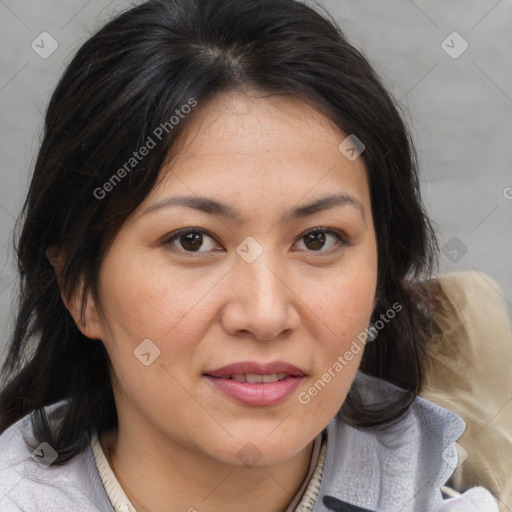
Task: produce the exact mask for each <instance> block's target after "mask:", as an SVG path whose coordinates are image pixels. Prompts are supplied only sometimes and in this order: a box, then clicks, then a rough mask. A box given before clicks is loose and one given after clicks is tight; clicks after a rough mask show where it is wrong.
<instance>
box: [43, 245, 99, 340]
mask: <svg viewBox="0 0 512 512" xmlns="http://www.w3.org/2000/svg"><path fill="white" fill-rule="evenodd" d="M46 257H47V258H48V261H49V262H50V264H51V265H52V267H53V269H54V270H55V274H56V276H57V283H58V285H59V289H60V296H61V298H62V302H64V305H65V306H66V309H67V310H68V311H69V313H70V315H71V316H72V317H73V320H74V321H75V324H76V326H77V327H78V329H79V330H80V332H81V333H82V334H83V335H84V336H87V337H88V338H91V339H94V340H96V339H102V336H103V330H102V324H101V320H100V316H99V315H98V309H97V307H96V304H95V302H94V299H93V297H92V294H91V291H90V290H89V291H88V292H87V296H86V299H85V308H84V315H83V318H82V315H81V310H82V293H83V288H84V284H83V280H82V279H80V282H79V285H78V286H77V287H76V289H75V290H73V292H72V293H71V295H66V294H65V293H64V291H63V286H62V283H63V281H62V269H63V268H64V265H65V263H66V254H65V253H64V251H62V250H61V249H60V248H59V247H58V246H56V245H52V246H50V247H48V249H46Z"/></svg>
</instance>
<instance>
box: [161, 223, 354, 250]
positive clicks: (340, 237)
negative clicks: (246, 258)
mask: <svg viewBox="0 0 512 512" xmlns="http://www.w3.org/2000/svg"><path fill="white" fill-rule="evenodd" d="M190 233H196V234H201V235H206V236H208V237H210V238H212V239H213V240H215V237H214V236H212V235H211V234H210V233H208V231H206V230H204V229H202V228H184V229H180V230H178V231H175V232H174V233H170V234H169V235H168V236H166V237H165V238H164V239H163V241H162V245H165V246H172V247H171V249H172V250H173V251H177V252H181V253H183V254H186V255H187V257H192V258H194V257H197V256H196V255H201V254H207V253H208V251H187V250H185V249H179V248H177V247H175V246H173V242H174V241H175V240H178V239H179V238H180V237H182V236H184V235H187V234H190ZM311 233H325V234H327V235H333V236H334V237H335V238H336V240H337V242H338V243H337V244H336V246H335V247H334V248H333V249H329V250H328V251H322V250H318V251H306V252H310V253H311V255H312V256H314V257H317V256H320V257H322V256H325V255H330V254H334V253H336V252H338V251H340V250H341V249H343V248H344V247H346V246H348V245H350V242H349V241H348V239H347V237H346V236H345V235H344V234H342V233H340V232H338V231H336V230H333V229H329V228H326V227H316V228H313V229H310V230H308V231H306V232H305V233H304V234H303V235H301V236H300V237H299V238H298V240H302V239H303V238H305V237H306V236H308V235H309V234H311ZM215 241H216V240H215ZM217 243H218V242H217ZM217 252H218V251H217Z"/></svg>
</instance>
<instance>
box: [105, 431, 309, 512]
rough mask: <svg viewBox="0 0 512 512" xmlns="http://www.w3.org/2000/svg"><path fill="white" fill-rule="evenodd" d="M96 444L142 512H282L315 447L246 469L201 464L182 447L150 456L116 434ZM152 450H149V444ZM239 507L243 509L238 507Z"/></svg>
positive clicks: (143, 449) (209, 463)
mask: <svg viewBox="0 0 512 512" xmlns="http://www.w3.org/2000/svg"><path fill="white" fill-rule="evenodd" d="M100 443H101V445H102V447H103V451H104V452H105V453H106V456H107V460H108V462H109V464H110V467H111V468H112V471H113V472H114V474H115V476H116V478H117V480H118V481H119V483H120V485H121V487H122V488H123V490H124V492H125V494H126V495H127V497H128V499H129V500H130V501H131V502H132V504H133V505H134V506H135V507H136V508H137V510H140V511H142V510H143V511H145V512H153V511H158V512H171V511H176V510H183V511H188V512H214V511H218V510H223V511H225V512H235V511H237V512H238V511H239V510H240V509H241V508H243V509H244V510H245V511H246V512H261V510H265V511H268V512H284V511H285V510H286V509H287V507H288V505H289V504H290V503H291V502H292V500H293V499H294V497H295V495H296V494H297V492H298V491H299V489H300V487H301V485H302V484H303V482H304V480H305V478H306V476H307V474H308V470H309V467H310V464H311V456H312V452H313V442H312V443H310V444H309V445H308V446H306V448H304V449H303V450H302V451H300V452H299V453H297V454H296V455H295V456H294V457H293V458H292V459H291V460H288V461H286V462H284V463H281V464H277V465H273V466H267V467H253V468H246V467H240V466H226V465H224V464H220V463H218V462H217V461H212V460H210V459H209V460H205V459H204V458H202V457H201V456H200V455H199V454H197V453H193V452H191V451H190V450H187V449H186V448H185V447H180V446H173V447H172V450H168V451H167V453H172V454H173V456H172V457H168V456H165V451H164V450H159V451H158V453H152V452H151V450H150V448H149V447H148V446H141V443H140V442H138V440H137V441H136V442H135V443H133V442H130V439H126V438H124V437H123V436H120V435H119V432H118V431H117V430H113V431H110V432H108V433H105V434H102V435H101V437H100ZM149 446H150V445H149ZM242 504H243V506H242Z"/></svg>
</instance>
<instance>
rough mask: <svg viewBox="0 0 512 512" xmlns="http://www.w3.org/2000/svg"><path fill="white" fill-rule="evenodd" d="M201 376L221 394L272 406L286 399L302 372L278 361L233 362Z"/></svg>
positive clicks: (249, 403)
mask: <svg viewBox="0 0 512 512" xmlns="http://www.w3.org/2000/svg"><path fill="white" fill-rule="evenodd" d="M204 376H205V377H206V378H207V379H208V380H209V381H210V382H211V383H212V384H213V386H214V388H215V389H216V390H218V391H220V392H221V393H222V394H223V395H224V396H226V397H229V398H230V399H232V400H235V401H236V402H238V403H241V404H243V405H247V406H260V407H262V406H269V405H276V404H278V403H280V402H282V401H284V400H285V399H286V398H288V397H289V396H290V395H291V394H292V393H293V392H294V391H295V390H296V389H297V387H298V386H299V385H300V383H301V382H302V380H303V379H304V377H306V374H305V373H304V372H303V371H302V370H301V369H300V368H299V367H297V366H295V365H292V364H289V363H285V362H282V361H278V362H275V363H269V364H260V363H256V362H250V361H249V362H241V363H234V364H230V365H227V366H224V367H222V368H219V369H216V370H211V371H208V372H206V373H205V374H204Z"/></svg>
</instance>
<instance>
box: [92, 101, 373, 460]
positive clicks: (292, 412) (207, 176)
mask: <svg viewBox="0 0 512 512" xmlns="http://www.w3.org/2000/svg"><path fill="white" fill-rule="evenodd" d="M191 116H192V117H191V118H190V119H189V120H187V122H189V124H188V126H187V130H186V132H185V133H184V135H183V137H182V138H181V140H180V142H181V144H180V147H179V149H180V151H179V153H178V155H177V156H176V157H175V158H174V159H173V160H172V161H170V162H169V164H167V165H166V166H165V167H164V169H162V180H161V181H160V182H159V184H158V185H157V186H156V187H155V188H154V189H153V191H152V193H151V194H150V195H149V196H148V197H147V198H146V199H145V200H144V202H143V203H142V204H141V205H140V206H139V207H138V208H137V210H136V211H135V212H134V213H133V214H132V215H131V216H130V217H129V218H128V219H127V220H126V221H125V223H124V224H123V226H122V228H121V230H120V231H119V233H118V235H117V236H116V238H115V240H114V242H113V245H112V246H111V248H110V249H109V251H108V252H107V254H106V255H105V258H104V261H103V263H102V267H101V271H100V277H99V303H97V304H96V306H95V307H96V311H97V314H96V316H94V317H92V319H91V318H90V319H89V322H88V327H87V329H88V331H87V334H88V335H89V336H91V337H96V338H99V339H101V340H102V341H103V343H104V344H105V347H106V349H107V351H108V354H109V356H110V359H111V362H112V367H113V373H114V375H113V385H114V393H115V398H116V404H117V409H118V415H119V426H120V431H121V429H123V428H124V429H126V430H127V429H128V428H129V429H131V431H132V433H133V432H135V433H136V434H137V435H138V436H140V437H139V439H144V440H145V441H144V442H146V443H150V444H151V443H153V444H152V446H154V448H155V449H156V450H163V449H165V448H166V447H172V446H180V447H181V448H182V449H185V450H189V451H191V452H193V453H194V454H195V455H196V456H202V457H207V458H209V459H210V460H212V459H213V460H217V461H220V462H223V463H225V464H229V465H238V466H240V465H242V464H247V462H248V461H250V462H249V463H252V464H255V465H269V464H277V463H281V462H283V461H286V460H289V459H290V458H291V457H293V456H294V455H296V454H298V453H299V452H300V451H301V450H304V449H305V448H306V447H307V446H308V444H309V443H311V441H312V440H313V439H314V437H315V436H316V435H317V434H318V433H319V432H321V431H322V429H323V428H324V427H325V426H326V425H327V424H328V423H329V421H330V420H331V419H332V418H333V417H334V416H335V414H336V412H337V411H338V410H339V408H340V407H341V405H342V403H343V401H344V400H345V397H346V394H347V392H348V390H349V388H350V385H351V383H352V381H353V378H354V376H355V373H356V371H357V368H358V366H359V362H360V359H361V355H362V350H359V351H356V350H353V349H352V348H351V347H354V345H353V341H354V340H357V337H358V335H360V333H361V332H362V331H364V330H365V328H366V327H368V323H369V320H370V316H371V313H372V310H373V302H374V297H375V290H376V279H377V248H376V238H375V232H374V225H373V220H372V212H371V206H370V195H369V188H368V182H367V176H366V170H365V167H364V163H363V160H362V158H357V159H355V160H353V161H351V160H349V159H348V158H346V157H345V156H344V154H343V153H342V152H340V150H339V149H338V147H339V145H340V143H341V142H342V141H343V140H344V139H345V138H346V136H347V135H346V134H343V133H341V132H340V131H339V130H338V129H336V128H335V127H334V126H333V125H332V124H331V123H330V122H329V121H328V120H327V119H326V118H325V117H323V116H322V115H321V114H319V113H318V112H317V111H315V110H313V109H312V108H311V107H309V106H308V105H306V104H305V103H303V102H301V101H300V100H298V99H293V98H289V97H288V98H285V97H266V98H261V97H257V96H255V95H244V94H241V93H238V92H236V93H230V94H226V95H221V96H218V97H216V98H215V99H213V100H211V101H210V102H208V103H207V104H204V105H202V104H201V103H199V105H198V107H197V109H196V110H195V111H194V113H193V114H191ZM134 149H135V148H134ZM111 193H112V194H115V193H116V192H115V189H114V190H113V191H112V192H111ZM334 196H336V198H337V200H330V201H326V202H325V203H323V202H322V200H324V199H326V198H333V197H334ZM176 198H180V201H181V202H182V204H178V203H177V202H176ZM317 202H319V203H318V204H317V205H316V206H313V207H311V206H310V205H312V204H314V203H317ZM185 203H188V204H189V206H186V205H185ZM320 228H322V229H320ZM315 229H316V230H319V231H318V232H317V233H310V232H311V230H315ZM180 230H186V231H183V232H182V233H181V234H180V233H179V231H180ZM338 235H339V236H338ZM360 345H361V344H360V343H359V346H360ZM347 351H351V353H352V356H353V357H352V358H351V359H350V360H349V359H348V358H347V357H345V356H344V355H345V353H346V352H347ZM340 358H341V359H342V360H343V361H344V363H341V359H340ZM336 363H338V364H336ZM340 367H341V369H340ZM248 374H249V376H247V375H248ZM274 374H278V375H277V377H276V376H275V375H274ZM261 375H267V376H266V377H261ZM283 377H284V379H283ZM276 379H283V380H279V381H278V382H275V380H276ZM247 380H248V381H249V382H247ZM262 380H263V382H261V381H262ZM253 381H256V382H253ZM266 381H268V382H266ZM319 381H320V382H319ZM315 385H316V387H315ZM315 390H316V392H315ZM164 447H165V448H164Z"/></svg>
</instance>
